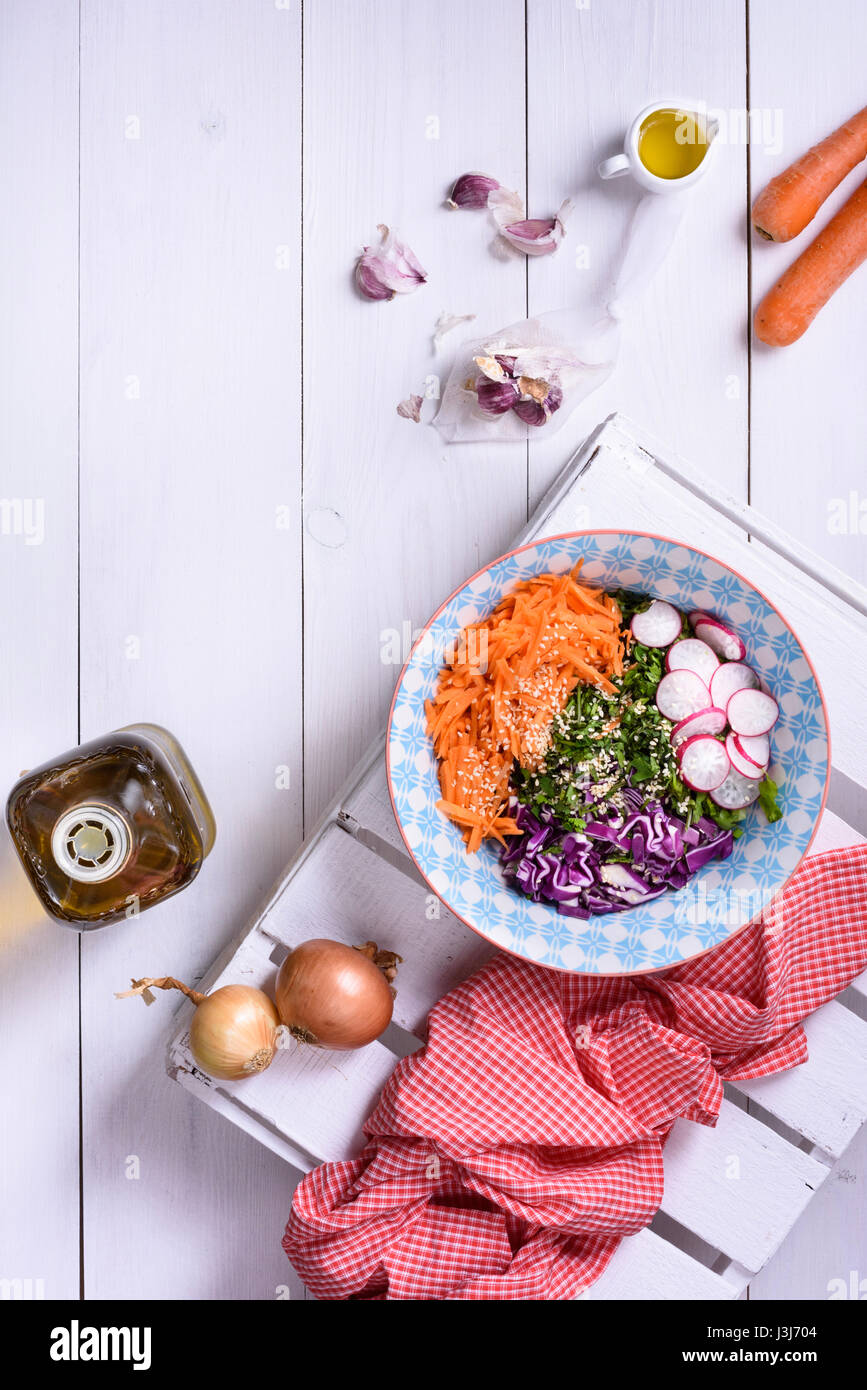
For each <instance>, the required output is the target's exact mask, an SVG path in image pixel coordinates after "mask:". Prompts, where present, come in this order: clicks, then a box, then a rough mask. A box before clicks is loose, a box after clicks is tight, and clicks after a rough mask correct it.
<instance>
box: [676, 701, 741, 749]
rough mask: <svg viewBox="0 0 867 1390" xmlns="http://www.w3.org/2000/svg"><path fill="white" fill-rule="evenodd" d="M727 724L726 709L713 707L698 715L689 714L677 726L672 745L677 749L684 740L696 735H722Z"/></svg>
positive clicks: (702, 710) (699, 712) (701, 711)
mask: <svg viewBox="0 0 867 1390" xmlns="http://www.w3.org/2000/svg"><path fill="white" fill-rule="evenodd" d="M727 723H728V720H727V719H726V712H725V710H724V709H714V708H713V706H709V707H708V708H707V709H700V710H699V711H698V713H697V714H688V715H687V716H686V718H685V719H681V720H680V721H679V723H677V724H675V726H674V728H673V729H672V731H671V734H670V738H671V742H672V745H673V747H675V748H677V746H678V744H680V743H683V741H684V739H687V738H692V737H693V736H694V735H695V734H721V733H722V731H723V729H724V728H725V726H726V724H727Z"/></svg>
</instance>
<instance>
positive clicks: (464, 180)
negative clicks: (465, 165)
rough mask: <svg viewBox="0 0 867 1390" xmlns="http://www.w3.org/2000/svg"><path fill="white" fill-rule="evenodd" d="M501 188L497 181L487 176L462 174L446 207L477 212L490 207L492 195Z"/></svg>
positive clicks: (456, 181) (447, 200)
mask: <svg viewBox="0 0 867 1390" xmlns="http://www.w3.org/2000/svg"><path fill="white" fill-rule="evenodd" d="M499 187H500V185H499V183H498V182H497V180H496V179H492V178H490V177H489V176H488V175H487V174H461V176H460V178H459V179H456V180H455V184H454V187H453V188H452V191H451V193H450V194H449V196H448V198H447V199H446V207H449V208H454V209H457V208H466V209H469V210H477V209H480V208H486V207H487V206H488V198H489V196H490V194H491V193H496V191H497V189H498V188H499Z"/></svg>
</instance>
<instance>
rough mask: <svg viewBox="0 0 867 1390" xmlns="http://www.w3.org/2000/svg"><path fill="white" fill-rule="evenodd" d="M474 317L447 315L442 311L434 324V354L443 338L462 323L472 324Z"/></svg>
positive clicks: (468, 315) (472, 315)
mask: <svg viewBox="0 0 867 1390" xmlns="http://www.w3.org/2000/svg"><path fill="white" fill-rule="evenodd" d="M475 317H476V316H475V314H449V313H446V312H445V311H443V313H441V314H440V316H439V318H438V319H437V321H436V323H435V324H434V335H433V347H434V352H439V350H440V347H441V346H442V341H443V338H445V337H446V335H447V334H448V333H451V332H453V331H454V329H456V328H459V327H460V325H461V324H462V323H472V321H473V319H474V318H475Z"/></svg>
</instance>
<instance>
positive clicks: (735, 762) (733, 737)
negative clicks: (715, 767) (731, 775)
mask: <svg viewBox="0 0 867 1390" xmlns="http://www.w3.org/2000/svg"><path fill="white" fill-rule="evenodd" d="M726 752H727V753H728V755H729V759H730V761H731V765H732V767H733V768H734V770H735V772H739V773H740V774H741V776H742V777H761V775H762V773H763V772H764V768H763V767H762V766H761V765H760V764H759V763H756V762H754V761H753V759H752V758H749V757H747V755H746V753H745V752H744V751H743V749H742V748H741V746H740V744H739V742H738V736H737V734H729V735H728V737H727V739H726Z"/></svg>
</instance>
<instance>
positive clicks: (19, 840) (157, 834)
mask: <svg viewBox="0 0 867 1390" xmlns="http://www.w3.org/2000/svg"><path fill="white" fill-rule="evenodd" d="M6 819H7V822H8V825H9V829H10V831H11V834H12V839H13V840H14V842H15V848H16V849H17V851H18V854H19V856H20V858H21V861H22V863H23V865H24V867H25V869H26V870H27V873H28V875H29V877H30V881H31V883H32V884H33V887H34V888H35V889H36V892H37V893H38V895H39V897H40V899H41V901H42V904H43V906H44V908H45V909H46V911H47V912H48V913H49V914H50V915H51V916H52V917H54V918H55V919H56V920H57V921H58V922H61V923H63V924H64V925H65V926H73V927H78V928H79V929H81V930H85V931H87V930H91V929H93V928H95V927H102V926H105V925H107V924H108V923H109V922H117V921H119V920H122V919H123V918H125V917H134V916H137V915H138V913H139V912H143V911H145V909H146V908H148V907H152V906H153V905H154V904H155V903H158V902H162V901H163V899H165V898H168V897H171V896H172V894H174V893H177V892H179V891H180V890H181V889H182V888H185V887H186V885H187V884H188V883H191V882H192V880H193V879H194V878H195V877H196V875H197V873H198V872H199V869H200V868H201V866H202V862H203V860H204V859H205V857H206V856H207V854H208V853H209V852H210V849H211V846H212V845H213V843H214V836H215V833H216V827H215V825H214V817H213V814H212V812H211V808H210V806H209V805H208V801H207V798H206V796H205V793H204V791H203V790H202V787H201V784H200V782H199V779H198V777H197V776H196V774H195V772H194V771H193V769H192V767H191V765H190V762H189V759H188V758H187V756H186V754H185V753H184V751H183V749H182V748H181V746H180V744H179V743H178V741H177V739H175V738H174V737H173V735H172V734H170V733H169V732H168V730H167V729H162V728H160V727H159V726H158V725H156V724H131V725H128V726H127V727H126V728H123V729H116V730H115V731H114V733H110V734H106V735H104V736H103V737H102V738H97V739H94V740H93V742H91V743H85V744H82V745H81V747H79V748H75V749H73V750H72V751H71V752H69V753H65V754H63V756H61V757H58V758H53V759H52V760H51V761H50V762H47V763H44V764H43V765H42V767H38V768H36V769H35V771H32V772H28V773H26V774H25V775H24V776H23V777H22V778H21V779H20V781H18V782H17V783H16V785H15V786H14V787H13V788H12V792H11V794H10V796H9V801H8V804H7V807H6Z"/></svg>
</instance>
